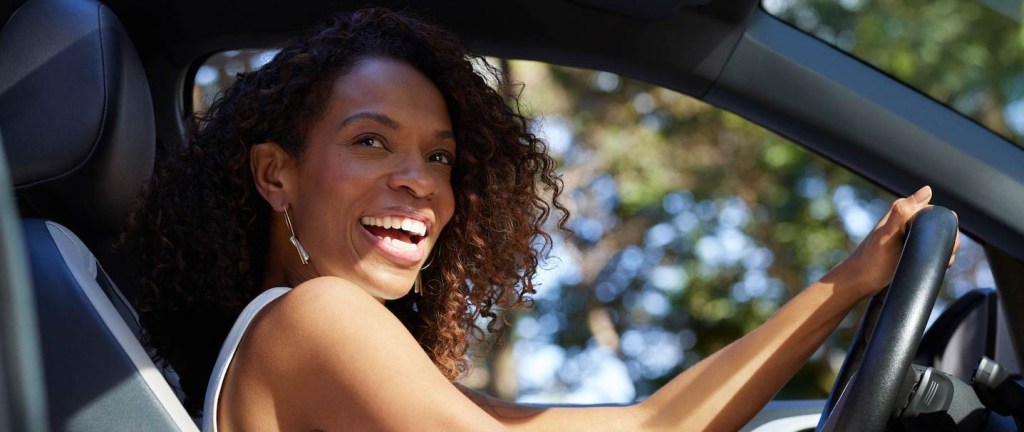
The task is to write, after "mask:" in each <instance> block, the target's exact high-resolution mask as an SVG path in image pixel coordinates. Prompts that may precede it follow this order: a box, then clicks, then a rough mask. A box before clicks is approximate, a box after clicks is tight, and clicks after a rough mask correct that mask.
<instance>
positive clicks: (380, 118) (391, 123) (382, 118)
mask: <svg viewBox="0 0 1024 432" xmlns="http://www.w3.org/2000/svg"><path fill="white" fill-rule="evenodd" d="M359 119H369V120H373V121H375V122H377V123H380V124H382V125H384V126H387V127H389V128H391V129H398V128H399V127H400V125H399V124H398V122H397V121H395V119H393V118H391V117H388V116H386V115H384V114H381V113H379V112H374V111H360V112H357V113H355V114H352V115H350V116H348V117H347V118H345V120H342V121H341V125H340V126H339V128H343V127H345V126H348V124H349V123H352V122H354V121H356V120H359Z"/></svg>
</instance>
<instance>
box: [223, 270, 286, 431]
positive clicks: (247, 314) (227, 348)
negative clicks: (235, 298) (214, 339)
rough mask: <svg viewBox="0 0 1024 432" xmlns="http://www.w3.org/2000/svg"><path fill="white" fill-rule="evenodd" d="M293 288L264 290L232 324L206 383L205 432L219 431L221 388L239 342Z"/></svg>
mask: <svg viewBox="0 0 1024 432" xmlns="http://www.w3.org/2000/svg"><path fill="white" fill-rule="evenodd" d="M291 290H292V289H291V288H271V289H268V290H266V291H264V292H263V293H262V294H260V295H258V296H256V298H254V299H252V301H251V302H249V304H248V305H247V306H246V307H245V309H243V310H242V314H241V315H239V316H238V319H237V320H235V325H233V326H231V332H229V333H228V337H227V339H225V340H224V345H221V347H220V354H219V355H217V363H216V364H214V365H213V374H212V375H210V382H209V384H207V385H206V400H205V403H204V404H203V431H204V432H217V403H218V402H219V401H220V389H221V387H223V386H224V377H225V376H226V375H227V373H228V366H231V360H232V359H234V358H235V350H237V349H238V344H239V343H240V342H241V341H242V335H244V334H245V330H246V329H247V328H248V327H249V323H251V322H252V319H253V318H255V317H256V314H258V313H259V312H260V310H262V309H263V308H264V307H265V306H266V305H268V304H270V302H272V301H274V300H276V299H277V298H278V297H281V296H282V295H284V294H285V293H287V292H288V291H291Z"/></svg>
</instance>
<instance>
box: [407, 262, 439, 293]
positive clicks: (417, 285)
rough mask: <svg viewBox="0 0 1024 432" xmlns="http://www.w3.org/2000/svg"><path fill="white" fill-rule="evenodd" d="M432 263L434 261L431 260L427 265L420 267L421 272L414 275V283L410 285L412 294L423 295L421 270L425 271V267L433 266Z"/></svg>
mask: <svg viewBox="0 0 1024 432" xmlns="http://www.w3.org/2000/svg"><path fill="white" fill-rule="evenodd" d="M433 263H434V260H433V259H431V260H430V262H428V263H427V265H425V266H423V267H420V270H421V271H420V272H419V273H416V281H415V282H413V283H412V292H414V293H416V294H418V295H423V272H422V270H426V269H427V267H430V265H431V264H433Z"/></svg>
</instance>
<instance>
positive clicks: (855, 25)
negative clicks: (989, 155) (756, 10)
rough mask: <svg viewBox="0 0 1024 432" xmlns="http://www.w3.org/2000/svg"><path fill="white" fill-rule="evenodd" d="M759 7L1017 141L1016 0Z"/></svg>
mask: <svg viewBox="0 0 1024 432" xmlns="http://www.w3.org/2000/svg"><path fill="white" fill-rule="evenodd" d="M764 7H765V9H766V10H768V11H769V12H770V13H772V14H774V15H776V16H778V17H779V18H781V19H783V20H784V21H786V22H788V23H790V24H792V25H794V26H796V27H797V28H800V29H801V30H804V31H806V32H808V33H811V34H813V35H815V36H817V37H819V38H821V39H823V40H825V41H827V42H830V43H832V44H833V45H835V46H837V47H839V48H841V49H843V50H845V51H847V52H849V53H851V54H853V55H854V56H856V57H858V58H861V59H863V60H865V61H867V62H868V63H870V64H872V65H874V66H876V67H878V68H879V69H882V70H884V71H886V72H888V73H889V74H892V75H893V76H895V77H896V78H898V79H900V80H901V81H903V82H906V83H908V84H910V85H912V86H914V87H915V88H917V89H919V90H921V91H922V92H924V93H926V94H928V95H930V96H931V97H933V98H935V99H937V100H939V101H941V102H943V103H945V104H947V105H949V106H951V107H953V108H955V109H956V110H957V111H959V112H960V113H962V114H964V115H966V116H968V117H971V118H973V119H974V120H976V121H978V122H980V123H981V124H983V125H985V126H986V127H988V128H989V129H992V130H993V131H996V132H998V133H1000V134H1002V135H1003V136H1006V137H1007V138H1010V139H1011V140H1013V141H1015V142H1017V143H1018V145H1021V144H1024V31H1022V28H1021V25H1020V20H1021V4H1020V2H1019V1H1004V0H973V1H972V0H966V1H965V0H927V1H923V0H914V1H900V0H878V1H869V0H842V1H834V0H766V1H765V2H764Z"/></svg>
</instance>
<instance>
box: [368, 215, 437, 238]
mask: <svg viewBox="0 0 1024 432" xmlns="http://www.w3.org/2000/svg"><path fill="white" fill-rule="evenodd" d="M360 222H361V223H362V224H363V225H370V226H379V227H382V228H388V229H400V230H403V231H406V232H408V233H410V234H413V235H418V236H423V235H426V234H427V224H425V223H423V222H421V221H418V220H416V219H409V218H403V217H396V216H385V217H364V218H362V219H361V220H360Z"/></svg>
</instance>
